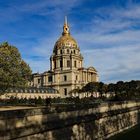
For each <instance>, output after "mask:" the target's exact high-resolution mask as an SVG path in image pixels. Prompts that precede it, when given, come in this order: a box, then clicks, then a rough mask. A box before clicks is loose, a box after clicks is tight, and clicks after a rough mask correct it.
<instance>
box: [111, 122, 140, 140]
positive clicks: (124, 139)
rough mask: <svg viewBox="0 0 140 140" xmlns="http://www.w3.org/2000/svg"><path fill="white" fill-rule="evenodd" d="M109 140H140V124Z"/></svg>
mask: <svg viewBox="0 0 140 140" xmlns="http://www.w3.org/2000/svg"><path fill="white" fill-rule="evenodd" d="M109 140H140V124H139V125H137V126H135V127H133V128H131V129H129V130H126V131H124V132H122V133H120V134H117V135H115V136H113V137H111V138H109Z"/></svg>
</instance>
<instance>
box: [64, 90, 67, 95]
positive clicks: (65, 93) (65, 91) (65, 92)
mask: <svg viewBox="0 0 140 140" xmlns="http://www.w3.org/2000/svg"><path fill="white" fill-rule="evenodd" d="M64 95H65V96H67V88H64Z"/></svg>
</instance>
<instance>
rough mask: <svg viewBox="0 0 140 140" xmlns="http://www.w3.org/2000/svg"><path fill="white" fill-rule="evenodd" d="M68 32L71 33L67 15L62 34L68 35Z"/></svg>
mask: <svg viewBox="0 0 140 140" xmlns="http://www.w3.org/2000/svg"><path fill="white" fill-rule="evenodd" d="M67 34H70V32H69V25H68V21H67V16H65V19H64V26H63V33H62V35H67Z"/></svg>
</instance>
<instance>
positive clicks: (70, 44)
mask: <svg viewBox="0 0 140 140" xmlns="http://www.w3.org/2000/svg"><path fill="white" fill-rule="evenodd" d="M62 48H75V49H79V48H78V44H77V42H76V41H75V39H74V38H73V37H72V36H71V35H70V32H69V26H68V24H67V19H66V18H65V22H64V26H63V33H62V36H61V37H60V38H59V39H58V40H57V41H56V43H55V46H54V51H55V50H57V49H62Z"/></svg>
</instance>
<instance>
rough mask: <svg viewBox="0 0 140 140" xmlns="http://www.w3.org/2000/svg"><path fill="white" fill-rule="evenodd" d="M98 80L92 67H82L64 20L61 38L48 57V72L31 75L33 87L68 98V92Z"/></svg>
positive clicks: (75, 45) (75, 44) (77, 49)
mask: <svg viewBox="0 0 140 140" xmlns="http://www.w3.org/2000/svg"><path fill="white" fill-rule="evenodd" d="M98 80H99V77H98V74H97V71H96V69H95V68H94V67H89V68H84V67H83V56H82V55H81V53H80V49H79V47H78V44H77V42H76V41H75V39H74V38H73V37H72V36H71V34H70V31H69V25H68V23H67V19H66V18H65V22H64V26H63V32H62V36H61V37H60V38H59V39H58V40H57V41H56V43H55V46H54V49H53V53H52V55H51V57H50V70H49V71H47V72H44V73H42V74H39V73H36V74H33V84H32V86H34V87H42V86H43V87H52V88H54V89H56V90H58V91H59V93H60V94H61V97H62V98H64V97H69V96H70V95H69V92H70V91H71V90H73V89H76V88H82V86H84V85H85V84H87V83H88V82H93V81H94V82H97V81H98Z"/></svg>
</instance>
